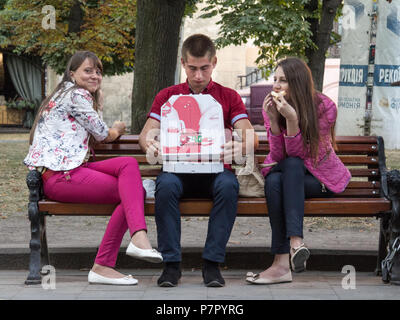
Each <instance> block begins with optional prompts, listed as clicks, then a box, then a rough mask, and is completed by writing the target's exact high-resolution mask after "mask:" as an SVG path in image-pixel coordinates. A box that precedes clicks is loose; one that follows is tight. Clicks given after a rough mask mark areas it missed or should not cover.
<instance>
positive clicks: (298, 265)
mask: <svg viewBox="0 0 400 320" xmlns="http://www.w3.org/2000/svg"><path fill="white" fill-rule="evenodd" d="M292 252H293V253H292ZM309 257H310V251H309V250H308V249H307V248H306V246H305V244H304V243H302V244H301V245H300V246H298V247H297V248H291V250H290V267H291V269H292V271H293V272H302V271H304V270H306V263H307V259H308V258H309Z"/></svg>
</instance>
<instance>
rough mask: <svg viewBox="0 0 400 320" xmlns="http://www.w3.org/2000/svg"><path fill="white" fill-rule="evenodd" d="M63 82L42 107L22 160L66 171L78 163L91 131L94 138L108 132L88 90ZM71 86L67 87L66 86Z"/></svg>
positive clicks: (101, 137) (33, 165) (103, 135)
mask: <svg viewBox="0 0 400 320" xmlns="http://www.w3.org/2000/svg"><path fill="white" fill-rule="evenodd" d="M72 86H73V83H72V82H66V83H65V86H64V88H62V89H61V90H60V91H61V93H60V92H57V93H56V94H55V95H54V97H53V98H52V99H51V100H50V102H49V104H48V105H47V108H46V109H45V110H44V111H43V113H42V116H41V117H40V119H39V121H38V123H37V127H36V130H35V134H34V138H33V142H32V145H31V146H30V148H29V153H28V155H27V156H26V158H25V159H24V164H25V165H27V166H28V167H29V168H30V169H33V167H46V168H48V169H51V170H54V171H68V170H71V169H74V168H76V167H79V166H80V165H81V164H82V163H83V161H84V159H85V157H86V154H87V152H88V149H89V147H88V142H89V136H90V134H91V135H93V137H94V138H95V139H96V140H97V141H102V140H104V139H105V138H107V136H108V127H107V125H106V124H105V123H104V122H103V120H102V119H101V118H100V116H99V115H98V113H97V112H96V111H95V110H94V109H93V98H92V95H91V94H90V92H89V91H87V90H85V89H82V88H74V89H71V87H72ZM69 89H70V90H69Z"/></svg>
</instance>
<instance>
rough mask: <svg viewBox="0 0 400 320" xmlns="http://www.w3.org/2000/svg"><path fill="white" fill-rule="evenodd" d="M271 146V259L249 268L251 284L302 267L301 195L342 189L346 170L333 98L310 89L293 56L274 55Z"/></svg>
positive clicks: (268, 123)
mask: <svg viewBox="0 0 400 320" xmlns="http://www.w3.org/2000/svg"><path fill="white" fill-rule="evenodd" d="M262 112H263V116H264V124H265V128H266V130H267V135H268V141H269V147H270V152H269V154H268V156H267V157H266V159H265V161H264V163H265V164H270V165H271V166H268V167H266V168H264V169H263V170H262V173H263V175H264V176H265V197H266V201H267V206H268V214H269V218H270V224H271V229H272V241H271V242H272V243H271V252H272V254H274V255H275V256H274V261H273V263H272V265H271V266H270V267H269V268H268V269H266V270H265V271H263V272H261V273H260V274H253V273H251V272H250V273H248V274H247V278H246V280H247V281H248V282H250V283H255V284H270V283H280V282H291V281H292V274H291V271H290V269H291V270H293V271H294V272H301V271H304V270H305V267H306V261H307V259H308V257H309V256H310V252H309V250H308V249H307V248H306V246H305V245H304V243H303V217H304V199H306V198H321V197H329V196H331V195H333V194H334V193H340V192H342V191H343V190H344V189H345V188H346V186H347V184H348V183H349V181H350V178H351V175H350V172H349V170H348V169H347V168H346V167H345V166H344V165H343V163H342V162H341V160H340V159H339V158H338V156H337V155H336V153H335V150H334V146H335V134H334V126H335V121H336V115H337V108H336V105H335V103H334V102H333V101H332V100H330V99H329V98H328V97H326V96H325V95H323V94H321V93H319V92H317V91H316V90H315V89H314V84H313V80H312V75H311V71H310V69H309V68H308V66H307V65H306V63H304V61H302V60H301V59H298V58H294V57H291V58H286V59H283V60H280V61H278V63H277V67H276V69H275V75H274V85H273V92H271V94H269V95H267V97H266V98H265V100H264V103H263V111H262Z"/></svg>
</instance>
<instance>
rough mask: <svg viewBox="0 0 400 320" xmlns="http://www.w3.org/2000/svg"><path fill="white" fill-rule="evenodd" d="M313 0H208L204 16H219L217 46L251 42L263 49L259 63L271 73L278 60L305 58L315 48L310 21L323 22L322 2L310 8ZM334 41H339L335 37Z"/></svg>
mask: <svg viewBox="0 0 400 320" xmlns="http://www.w3.org/2000/svg"><path fill="white" fill-rule="evenodd" d="M310 2H311V1H310V0H295V1H284V0H246V1H243V0H206V3H207V6H206V7H205V8H203V11H204V12H205V13H204V14H203V15H202V16H201V17H203V18H209V17H213V16H216V15H220V16H221V19H220V20H219V21H218V22H217V24H218V25H219V26H220V33H219V35H220V37H219V38H218V39H217V40H216V43H217V46H218V47H225V46H228V45H241V44H243V43H246V42H248V41H249V40H252V41H253V43H254V45H255V46H257V47H259V48H260V51H259V56H258V58H257V60H256V63H257V64H258V65H260V66H261V67H264V68H265V71H266V74H269V73H270V70H272V68H273V66H274V64H275V62H276V59H277V58H279V57H282V56H288V55H295V56H299V57H302V58H304V59H305V60H306V61H307V60H308V59H307V54H306V51H307V50H310V48H311V49H315V48H316V46H315V44H314V42H313V40H312V39H313V32H312V30H311V28H310V21H311V20H313V19H314V20H315V19H317V20H318V19H320V17H321V8H322V1H319V4H318V10H314V11H310V10H308V8H307V5H309V3H310ZM331 38H332V40H333V39H336V41H337V40H338V38H337V35H336V34H332V36H331Z"/></svg>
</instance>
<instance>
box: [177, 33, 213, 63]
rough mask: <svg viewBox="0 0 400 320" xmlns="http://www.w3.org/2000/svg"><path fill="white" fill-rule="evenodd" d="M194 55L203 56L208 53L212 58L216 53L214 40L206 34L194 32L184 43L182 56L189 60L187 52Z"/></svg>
mask: <svg viewBox="0 0 400 320" xmlns="http://www.w3.org/2000/svg"><path fill="white" fill-rule="evenodd" d="M188 53H189V54H190V55H191V56H193V57H196V58H201V57H204V56H205V55H206V54H208V55H209V59H210V60H211V59H212V58H213V57H214V56H215V54H216V50H215V45H214V43H213V42H212V40H211V39H210V38H209V37H207V36H206V35H204V34H194V35H191V36H190V37H189V38H187V39H186V40H185V41H184V42H183V45H182V58H183V60H184V61H187V54H188Z"/></svg>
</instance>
